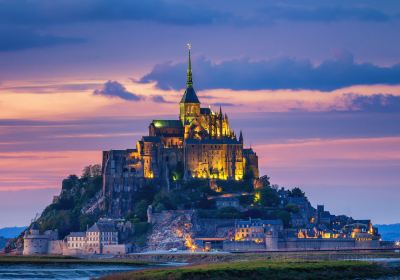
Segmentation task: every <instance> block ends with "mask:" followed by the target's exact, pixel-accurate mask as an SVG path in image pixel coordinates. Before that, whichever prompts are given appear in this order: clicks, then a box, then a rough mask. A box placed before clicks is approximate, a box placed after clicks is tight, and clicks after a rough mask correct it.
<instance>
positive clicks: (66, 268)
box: [0, 263, 144, 280]
mask: <svg viewBox="0 0 400 280" xmlns="http://www.w3.org/2000/svg"><path fill="white" fill-rule="evenodd" d="M143 268H144V267H143V266H133V265H122V264H121V265H118V264H68V263H65V264H0V279H2V280H11V279H12V280H16V279H29V280H45V279H72V280H87V279H91V278H95V277H100V276H104V275H108V274H112V273H117V272H124V271H132V270H139V269H143Z"/></svg>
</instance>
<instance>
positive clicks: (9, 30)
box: [0, 26, 84, 52]
mask: <svg viewBox="0 0 400 280" xmlns="http://www.w3.org/2000/svg"><path fill="white" fill-rule="evenodd" d="M0 38H1V40H0V52H10V51H17V50H25V49H32V48H40V47H52V46H57V45H65V44H76V43H82V42H84V40H83V39H81V38H72V37H62V36H56V35H51V34H45V33H41V32H38V31H35V30H33V29H31V28H20V27H9V26H6V27H4V26H0Z"/></svg>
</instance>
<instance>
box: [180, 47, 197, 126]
mask: <svg viewBox="0 0 400 280" xmlns="http://www.w3.org/2000/svg"><path fill="white" fill-rule="evenodd" d="M191 47H192V46H191V44H188V50H189V61H188V68H187V77H186V90H185V93H184V95H183V97H182V99H181V102H179V119H180V120H181V121H182V124H183V125H185V124H189V123H191V122H192V121H193V119H196V118H198V117H199V116H200V101H199V99H198V98H197V95H196V92H195V90H194V88H193V79H192V61H191V57H190V49H191Z"/></svg>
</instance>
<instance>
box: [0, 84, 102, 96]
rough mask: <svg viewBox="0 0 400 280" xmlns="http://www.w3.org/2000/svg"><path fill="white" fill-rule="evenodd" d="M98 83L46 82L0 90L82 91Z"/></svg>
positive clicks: (27, 91) (43, 92)
mask: <svg viewBox="0 0 400 280" xmlns="http://www.w3.org/2000/svg"><path fill="white" fill-rule="evenodd" d="M101 85H102V84H99V83H76V84H47V85H32V86H16V87H0V90H9V91H12V92H22V93H37V94H52V93H59V92H64V91H84V90H90V89H95V88H96V87H99V86H101Z"/></svg>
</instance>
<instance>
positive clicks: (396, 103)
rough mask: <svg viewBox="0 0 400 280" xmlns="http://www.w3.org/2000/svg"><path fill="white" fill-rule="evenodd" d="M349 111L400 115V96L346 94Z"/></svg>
mask: <svg viewBox="0 0 400 280" xmlns="http://www.w3.org/2000/svg"><path fill="white" fill-rule="evenodd" d="M343 98H344V99H345V102H346V103H347V105H348V109H349V110H353V111H364V112H380V113H400V96H396V95H392V94H373V95H358V94H352V93H349V94H345V95H344V96H343Z"/></svg>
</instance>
